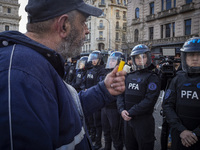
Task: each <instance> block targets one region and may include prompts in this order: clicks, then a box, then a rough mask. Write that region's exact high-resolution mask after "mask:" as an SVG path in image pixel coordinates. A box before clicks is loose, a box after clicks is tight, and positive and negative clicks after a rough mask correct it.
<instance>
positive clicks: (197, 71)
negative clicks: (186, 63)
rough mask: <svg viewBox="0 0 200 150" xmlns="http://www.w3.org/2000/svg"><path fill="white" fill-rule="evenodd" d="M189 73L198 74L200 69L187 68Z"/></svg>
mask: <svg viewBox="0 0 200 150" xmlns="http://www.w3.org/2000/svg"><path fill="white" fill-rule="evenodd" d="M188 72H189V73H200V67H188Z"/></svg>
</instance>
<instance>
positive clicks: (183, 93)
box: [181, 90, 199, 100]
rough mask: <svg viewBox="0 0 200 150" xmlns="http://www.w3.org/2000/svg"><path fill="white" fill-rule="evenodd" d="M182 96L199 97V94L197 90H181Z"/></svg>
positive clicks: (188, 97) (187, 97)
mask: <svg viewBox="0 0 200 150" xmlns="http://www.w3.org/2000/svg"><path fill="white" fill-rule="evenodd" d="M181 98H186V99H197V100H198V99H199V96H198V94H197V92H196V91H185V90H181Z"/></svg>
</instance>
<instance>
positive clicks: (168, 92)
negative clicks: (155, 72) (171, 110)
mask: <svg viewBox="0 0 200 150" xmlns="http://www.w3.org/2000/svg"><path fill="white" fill-rule="evenodd" d="M170 94H171V90H170V89H168V90H167V91H166V92H165V99H168V97H169V96H170Z"/></svg>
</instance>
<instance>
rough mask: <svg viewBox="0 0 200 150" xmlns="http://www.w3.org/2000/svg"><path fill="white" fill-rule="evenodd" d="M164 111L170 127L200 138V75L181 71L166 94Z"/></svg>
mask: <svg viewBox="0 0 200 150" xmlns="http://www.w3.org/2000/svg"><path fill="white" fill-rule="evenodd" d="M163 110H164V113H165V114H166V118H167V121H168V122H169V124H170V127H171V128H173V129H174V130H176V131H177V132H178V133H179V134H180V133H181V132H182V131H184V130H190V131H193V132H194V133H195V134H196V135H197V136H198V137H199V136H200V74H187V73H185V72H183V71H179V73H178V74H177V76H176V77H175V78H173V80H172V81H171V83H170V86H169V88H168V90H167V91H166V93H165V97H164V102H163Z"/></svg>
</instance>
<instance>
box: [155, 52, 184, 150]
mask: <svg viewBox="0 0 200 150" xmlns="http://www.w3.org/2000/svg"><path fill="white" fill-rule="evenodd" d="M171 61H172V62H171V64H169V65H170V66H171V72H172V73H167V75H166V74H165V70H163V68H162V64H160V66H161V70H160V72H159V76H160V79H161V90H163V92H165V91H166V90H167V89H168V87H169V84H170V82H171V80H172V79H173V78H174V77H175V76H176V75H177V74H178V73H179V71H181V70H182V69H181V65H180V62H181V61H180V50H176V51H175V56H174V58H173V59H172V60H171ZM166 68H170V67H166ZM169 70H170V69H167V72H169ZM161 103H163V100H162V102H161ZM160 114H161V116H162V117H163V122H162V130H161V140H160V141H161V150H167V149H169V148H171V134H170V127H169V124H168V122H167V120H166V116H165V114H164V113H163V108H161V113H160Z"/></svg>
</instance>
